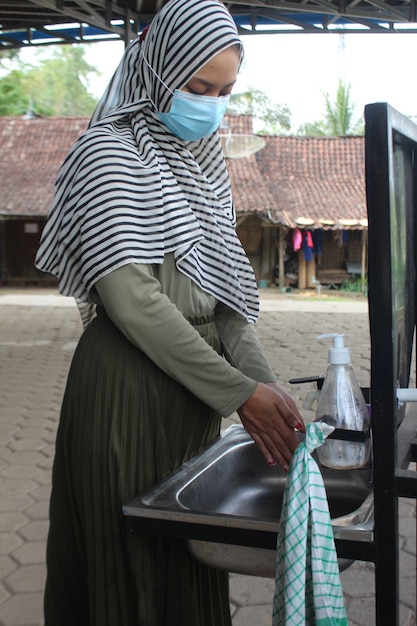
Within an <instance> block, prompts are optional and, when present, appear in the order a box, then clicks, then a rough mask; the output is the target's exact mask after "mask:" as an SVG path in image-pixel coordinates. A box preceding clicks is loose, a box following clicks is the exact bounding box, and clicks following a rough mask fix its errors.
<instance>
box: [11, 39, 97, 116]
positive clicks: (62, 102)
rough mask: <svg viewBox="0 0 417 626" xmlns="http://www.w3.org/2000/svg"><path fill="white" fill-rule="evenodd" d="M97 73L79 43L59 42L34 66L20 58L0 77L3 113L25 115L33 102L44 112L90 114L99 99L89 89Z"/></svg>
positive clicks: (45, 114) (34, 106)
mask: <svg viewBox="0 0 417 626" xmlns="http://www.w3.org/2000/svg"><path fill="white" fill-rule="evenodd" d="M93 73H96V74H97V73H98V72H97V70H96V69H95V68H94V67H93V66H91V65H89V64H88V63H87V61H86V60H85V58H84V49H83V47H82V46H79V45H74V46H59V47H57V49H55V50H53V52H52V55H51V56H49V57H47V58H41V60H40V62H39V63H38V64H37V65H34V66H27V65H26V66H24V65H23V64H22V63H21V62H18V69H15V70H12V71H11V72H9V73H8V74H6V75H5V76H4V77H3V78H2V79H0V103H2V104H3V106H2V108H1V109H0V114H1V115H22V114H24V113H25V112H26V111H27V110H28V109H29V106H32V109H33V112H34V113H36V114H38V115H44V116H65V115H82V116H83V115H90V114H91V113H92V111H93V109H94V107H95V105H96V102H97V100H96V98H95V97H94V96H92V95H91V94H90V93H89V92H88V77H89V75H90V74H93ZM11 82H14V83H15V89H14V90H11V86H10V83H11Z"/></svg>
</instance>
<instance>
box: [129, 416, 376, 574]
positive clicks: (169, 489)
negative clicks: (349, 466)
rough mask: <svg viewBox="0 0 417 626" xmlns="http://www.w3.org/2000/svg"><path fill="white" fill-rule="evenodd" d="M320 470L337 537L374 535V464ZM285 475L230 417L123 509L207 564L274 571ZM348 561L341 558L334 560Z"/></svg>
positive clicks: (135, 522) (257, 571) (137, 524)
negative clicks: (218, 432)
mask: <svg viewBox="0 0 417 626" xmlns="http://www.w3.org/2000/svg"><path fill="white" fill-rule="evenodd" d="M322 474H323V479H324V484H325V487H326V493H327V498H328V502H329V509H330V515H331V518H332V526H333V533H334V537H335V540H336V542H337V541H339V540H341V541H347V542H352V541H354V542H358V541H359V542H371V541H373V496H372V488H371V484H370V480H371V471H370V470H368V469H365V470H330V469H327V468H322ZM286 478H287V477H286V474H285V473H284V472H283V471H282V470H281V468H280V467H278V466H275V467H270V466H269V465H268V464H267V463H266V461H265V460H264V458H263V456H262V455H261V453H260V452H259V450H258V448H257V446H256V445H255V444H254V442H253V441H252V439H251V438H250V436H249V435H248V434H247V433H246V431H245V430H244V429H243V428H242V427H241V426H237V425H235V426H231V427H230V428H229V429H228V430H227V431H226V432H225V433H224V435H223V436H222V437H220V438H219V439H217V440H216V441H215V442H214V443H213V444H212V445H211V446H210V447H209V448H207V449H206V450H205V451H204V452H202V453H201V454H199V455H198V456H196V457H194V458H192V459H190V460H189V461H188V462H187V463H185V464H184V465H182V466H181V467H180V468H179V470H178V471H177V472H175V473H174V474H172V475H171V476H169V477H168V478H167V479H166V480H164V481H162V482H161V483H159V484H158V485H156V486H155V487H154V488H153V489H152V490H151V491H149V492H148V493H145V494H142V495H141V496H139V497H138V498H136V499H135V500H134V501H133V502H131V503H130V504H127V505H126V506H124V507H123V512H124V514H125V515H126V516H128V517H129V518H130V521H131V524H132V527H133V529H135V528H139V529H141V530H145V531H146V532H150V533H153V534H162V535H167V536H176V537H183V538H184V539H185V540H186V541H187V544H188V547H189V549H190V551H191V552H192V553H193V554H194V556H195V557H196V558H198V559H199V560H201V561H204V562H205V563H207V564H208V565H211V566H212V567H218V568H221V569H226V570H228V571H233V572H238V573H244V574H253V575H256V576H267V577H274V575H275V547H276V539H277V532H278V530H279V517H280V510H281V503H282V497H283V492H284V488H285V484H286ZM352 562H353V561H352V559H350V558H348V559H347V558H343V559H339V567H340V569H341V570H343V569H345V568H346V567H348V566H349V565H350V564H351V563H352Z"/></svg>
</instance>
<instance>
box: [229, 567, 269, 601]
mask: <svg viewBox="0 0 417 626" xmlns="http://www.w3.org/2000/svg"><path fill="white" fill-rule="evenodd" d="M274 591H275V583H274V581H273V580H272V579H270V578H258V577H257V576H244V575H240V574H231V575H230V599H231V601H232V602H233V603H234V604H236V605H237V606H248V605H249V604H250V605H262V604H270V605H272V602H273V599H274Z"/></svg>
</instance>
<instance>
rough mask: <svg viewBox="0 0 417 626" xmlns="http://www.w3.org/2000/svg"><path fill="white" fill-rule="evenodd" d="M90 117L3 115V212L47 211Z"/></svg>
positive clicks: (0, 201)
mask: <svg viewBox="0 0 417 626" xmlns="http://www.w3.org/2000/svg"><path fill="white" fill-rule="evenodd" d="M87 124H88V119H86V118H85V117H70V118H68V117H67V118H65V117H63V118H58V117H50V118H35V119H30V120H29V119H24V118H17V117H0V145H1V151H0V189H1V199H0V215H26V216H29V215H31V216H41V215H46V214H47V212H48V210H49V207H50V204H51V201H52V198H53V194H54V182H55V177H56V175H57V172H58V169H59V167H60V165H61V164H62V162H63V160H64V159H65V157H66V155H67V153H68V151H69V150H70V148H71V146H72V144H73V143H74V142H75V141H76V139H77V138H78V137H79V135H80V134H81V133H82V132H83V131H84V130H85V128H86V126H87Z"/></svg>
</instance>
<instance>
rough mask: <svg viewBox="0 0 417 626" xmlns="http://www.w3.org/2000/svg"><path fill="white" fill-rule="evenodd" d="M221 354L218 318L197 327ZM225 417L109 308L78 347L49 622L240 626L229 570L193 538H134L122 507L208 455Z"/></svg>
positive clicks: (67, 413) (200, 320)
mask: <svg viewBox="0 0 417 626" xmlns="http://www.w3.org/2000/svg"><path fill="white" fill-rule="evenodd" d="M192 323H193V324H194V325H195V327H196V329H197V330H198V331H199V332H200V334H201V335H202V336H203V337H204V338H205V339H206V340H207V341H208V343H209V344H210V345H212V347H213V348H214V349H215V350H217V351H218V352H220V341H219V338H218V336H217V333H216V330H215V325H214V322H213V320H212V319H209V318H208V317H207V316H200V317H197V318H195V319H194V320H192ZM219 430H220V416H219V415H218V414H217V413H216V412H215V411H213V410H212V409H211V408H209V407H208V406H207V405H205V404H204V403H202V402H201V401H200V400H198V399H197V398H196V397H195V396H193V395H192V394H191V393H190V392H189V391H188V390H187V389H186V388H185V387H183V386H182V385H180V384H178V383H176V382H175V381H174V380H172V379H171V378H170V377H168V376H166V375H165V374H164V373H163V372H162V371H161V370H160V369H159V368H158V367H157V366H156V365H155V364H154V363H153V362H152V361H151V360H150V359H149V358H148V357H147V356H146V355H144V354H143V353H142V352H141V351H140V350H138V349H137V348H135V347H134V346H133V345H132V344H131V343H130V342H129V341H128V340H127V339H126V338H125V337H124V336H123V335H122V334H121V333H120V332H119V331H118V329H117V328H116V327H115V326H114V324H112V322H111V321H110V320H109V319H108V317H107V316H106V314H105V312H104V310H103V309H99V311H98V316H97V318H96V319H95V320H94V322H93V323H92V324H91V325H90V326H89V327H88V328H87V330H86V331H85V332H84V334H83V336H82V337H81V339H80V342H79V344H78V346H77V349H76V351H75V354H74V357H73V361H72V364H71V368H70V372H69V376H68V381H67V387H66V391H65V395H64V399H63V405H62V411H61V417H60V423H59V427H58V432H57V440H56V453H55V460H54V467H53V478H52V493H51V501H50V529H49V536H48V544H47V582H46V588H45V600H44V608H45V626H230V624H231V619H230V612H229V593H228V578H227V573H225V572H221V571H217V570H213V569H211V568H208V567H206V566H203V565H202V564H200V563H199V562H197V561H196V560H195V559H193V558H192V557H191V555H190V554H189V552H188V550H187V548H186V546H185V543H184V541H183V540H182V539H171V538H164V537H158V536H153V535H148V534H142V533H139V532H129V530H128V527H127V521H126V519H125V518H124V516H123V515H122V506H123V504H126V503H128V502H130V501H131V500H132V499H133V498H134V497H136V496H137V495H139V494H140V493H142V492H144V491H146V490H148V489H149V488H150V487H151V486H152V485H154V484H155V483H157V482H158V481H159V480H161V479H162V478H164V477H166V476H167V475H169V474H170V473H172V471H173V470H175V469H176V468H177V467H179V466H180V465H181V464H182V463H183V462H184V461H186V460H187V459H189V458H190V457H191V456H193V455H195V454H196V453H197V452H199V451H200V450H201V449H203V448H204V447H206V446H207V445H208V444H209V443H210V442H211V441H212V440H213V439H214V438H215V437H217V436H218V434H219Z"/></svg>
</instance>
